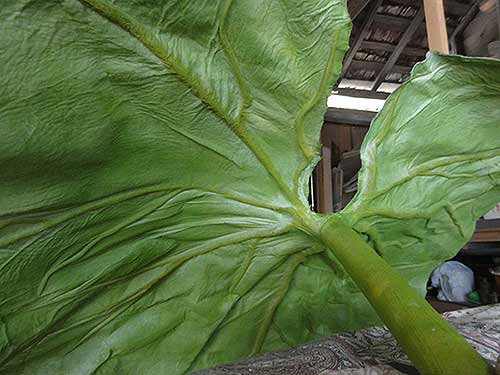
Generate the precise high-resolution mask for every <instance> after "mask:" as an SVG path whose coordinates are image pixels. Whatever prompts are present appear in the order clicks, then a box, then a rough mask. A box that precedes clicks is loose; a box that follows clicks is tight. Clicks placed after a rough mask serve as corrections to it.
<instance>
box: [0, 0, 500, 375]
mask: <svg viewBox="0 0 500 375" xmlns="http://www.w3.org/2000/svg"><path fill="white" fill-rule="evenodd" d="M0 21H1V23H2V26H3V34H2V36H0V50H1V51H6V53H2V54H0V69H1V72H2V74H0V90H2V95H1V96H0V113H1V117H0V140H1V141H0V171H1V176H0V215H1V216H0V257H1V259H0V262H1V263H0V267H1V272H0V285H1V286H2V288H1V290H0V301H1V302H0V318H1V321H0V324H1V326H0V347H1V354H0V360H1V361H2V362H1V363H2V365H1V366H2V367H1V371H0V372H1V373H5V374H47V373H50V374H51V375H58V374H61V375H62V374H72V375H83V374H96V375H97V374H99V375H106V374H136V373H151V374H173V375H175V374H182V373H186V372H188V371H191V370H195V369H198V368H204V367H209V366H212V365H215V364H219V363H223V362H228V361H232V360H236V359H239V358H243V357H247V356H250V355H253V354H256V353H259V352H263V351H270V350H275V349H281V348H287V347H291V346H294V345H297V344H299V343H303V342H306V341H310V340H313V339H316V338H319V337H322V336H325V335H330V334H332V333H335V332H340V331H345V330H352V329H357V328H360V327H363V326H366V325H369V324H374V323H377V321H378V320H377V318H376V316H375V314H374V312H373V310H372V309H371V307H370V306H369V305H368V303H367V301H366V299H365V298H364V296H363V295H362V294H361V293H360V292H359V290H358V289H357V288H356V286H355V285H354V283H353V282H352V280H351V279H350V278H349V277H348V275H346V273H345V272H344V271H343V269H342V267H341V266H340V265H339V264H338V263H337V262H336V261H335V259H334V258H332V257H331V256H330V257H327V255H326V254H325V253H324V247H323V245H322V244H321V243H320V242H319V240H318V239H317V235H316V233H317V227H318V226H319V225H321V223H322V221H323V220H324V218H322V217H318V216H315V215H314V214H312V213H310V211H309V209H308V204H307V199H306V196H307V188H306V185H307V180H308V178H309V174H310V171H311V169H312V168H313V167H314V165H315V163H316V162H317V160H318V148H319V145H318V143H317V139H318V135H319V129H320V126H321V123H322V116H323V113H324V110H325V99H326V96H327V95H328V93H329V91H330V89H331V87H332V85H333V82H334V80H335V77H336V76H337V75H338V73H339V71H340V68H341V62H342V58H343V55H344V53H345V50H346V49H347V41H348V36H349V29H350V22H349V20H348V17H347V12H346V9H345V2H344V1H331V0H324V1H321V0H315V1H299V0H296V1H273V2H269V1H264V0H262V1H258V0H252V1H237V2H236V1H235V2H234V3H233V4H232V3H231V1H205V2H193V1H166V0H163V1H157V2H155V4H154V5H151V4H146V2H143V1H139V0H136V1H124V0H123V1H113V2H111V1H104V0H99V1H96V0H86V1H76V0H64V1H63V0H61V1H52V2H47V1H41V0H40V1H28V0H24V1H18V0H16V1H13V0H12V1H7V2H6V4H4V5H3V6H2V7H1V9H0ZM461 70H465V71H466V72H467V74H464V73H463V72H460V71H461ZM498 72H499V65H498V62H493V61H486V60H465V59H460V58H456V57H449V58H445V57H441V56H438V55H433V56H431V57H430V58H429V59H428V62H427V63H425V64H424V65H420V66H419V67H418V68H417V69H416V71H415V72H414V74H413V78H412V80H411V81H410V82H409V83H407V84H406V85H405V86H404V87H403V88H402V89H400V90H399V91H398V93H396V94H395V95H394V96H393V97H392V98H391V99H389V101H388V104H387V106H386V107H385V108H384V110H383V112H382V113H381V114H380V115H379V116H378V118H377V120H376V121H375V123H374V125H373V129H372V130H371V131H370V134H369V135H368V138H367V140H366V142H365V144H364V146H363V163H364V167H363V168H364V169H363V172H362V178H361V180H362V184H361V186H360V192H359V193H358V195H357V197H356V199H355V201H354V202H353V203H352V204H351V205H350V206H349V207H348V208H347V210H346V211H345V212H344V213H343V214H342V215H343V217H344V218H345V219H346V220H347V221H349V222H350V223H351V224H353V226H354V228H355V229H356V230H357V231H358V232H360V233H362V234H363V235H366V237H367V240H369V241H370V243H371V244H372V245H373V246H374V247H375V248H376V250H377V251H379V253H380V254H381V255H382V256H383V257H384V258H385V259H387V260H388V261H389V263H391V264H392V265H394V266H395V267H396V268H397V269H399V270H400V271H401V272H402V273H403V274H404V275H405V276H406V277H407V278H408V279H409V280H410V282H411V283H412V284H413V285H414V286H416V287H423V285H424V282H423V281H424V280H425V279H426V278H427V275H428V272H429V271H430V270H431V269H432V268H433V267H434V266H435V265H437V264H438V263H439V262H441V261H443V260H444V259H446V258H448V257H450V256H452V255H453V254H454V252H456V251H457V250H458V248H459V246H460V244H461V243H462V242H464V241H466V240H467V237H468V236H469V235H470V233H471V231H472V225H473V224H472V223H473V219H475V218H476V217H478V216H479V215H481V214H482V213H483V212H484V211H485V210H486V209H487V208H488V207H489V206H491V205H492V204H493V203H494V202H493V201H494V200H495V199H497V198H498V197H499V195H500V194H499V188H498V184H499V170H500V167H499V165H500V161H499V150H500V144H499V139H498V138H499V137H498V136H497V137H496V138H495V135H498V129H499V124H498V119H499V118H500V113H499V108H500V102H499V97H500V95H499V90H500V78H499V77H498ZM462 76H464V77H465V78H460V79H461V80H463V79H465V82H464V81H460V80H459V78H458V77H462ZM485 83H487V84H485ZM443 90H444V91H445V93H442V92H443ZM415 93H418V94H415ZM443 96H444V97H443ZM464 99H467V100H468V102H467V107H466V108H467V109H466V110H465V109H464V110H463V111H462V112H460V109H458V108H457V106H458V104H459V103H460V102H461V101H462V100H464ZM396 102H398V110H397V111H396V109H395V108H396V104H397V103H396ZM444 102H445V103H446V106H444V105H443V104H444ZM455 116H456V117H455ZM464 116H465V118H466V119H467V121H463V119H464ZM495 119H496V120H495ZM457 127H459V130H457ZM473 132H479V135H476V137H478V138H477V139H479V140H478V141H477V142H471V138H470V135H471V134H473ZM458 134H460V137H459V136H458ZM429 137H431V139H429ZM450 139H453V142H450ZM430 140H432V143H430ZM455 143H456V144H455ZM433 144H434V146H432V145H433ZM409 149H411V150H412V151H411V152H412V154H407V151H408V150H409ZM476 154H478V155H481V156H477V155H476ZM408 155H409V156H408ZM460 157H462V159H460ZM459 159H460V160H459ZM375 163H376V165H377V167H376V168H375ZM424 172H425V173H427V174H429V175H427V174H426V175H425V176H424V175H422V176H421V174H422V173H424ZM445 175H446V176H445ZM451 175H453V177H450V176H451ZM405 197H406V199H405ZM410 198H411V199H410ZM417 198H418V199H417ZM492 202H493V203H492ZM402 219H403V220H402ZM401 223H403V224H401ZM446 241H451V243H452V244H453V248H451V246H447V245H446ZM455 245H456V246H455Z"/></svg>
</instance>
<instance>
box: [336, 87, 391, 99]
mask: <svg viewBox="0 0 500 375" xmlns="http://www.w3.org/2000/svg"><path fill="white" fill-rule="evenodd" d="M335 92H336V94H337V95H343V96H352V97H354V98H365V99H381V100H385V99H387V98H388V97H389V95H390V94H389V93H387V92H381V91H370V90H360V89H348V88H337V89H335Z"/></svg>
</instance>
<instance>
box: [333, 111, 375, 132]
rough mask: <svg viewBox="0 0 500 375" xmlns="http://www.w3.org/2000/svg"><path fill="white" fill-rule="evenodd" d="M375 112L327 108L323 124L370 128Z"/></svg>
mask: <svg viewBox="0 0 500 375" xmlns="http://www.w3.org/2000/svg"><path fill="white" fill-rule="evenodd" d="M376 115H377V113H376V112H369V111H360V110H357V109H344V108H328V109H327V111H326V113H325V124H326V125H333V124H339V123H340V124H347V125H355V126H363V127H368V126H370V124H371V122H372V120H373V118H374V117H375V116H376Z"/></svg>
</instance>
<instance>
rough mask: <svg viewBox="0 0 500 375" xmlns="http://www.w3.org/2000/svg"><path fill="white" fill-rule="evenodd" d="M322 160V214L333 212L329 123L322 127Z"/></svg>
mask: <svg viewBox="0 0 500 375" xmlns="http://www.w3.org/2000/svg"><path fill="white" fill-rule="evenodd" d="M321 144H322V146H321V161H320V162H319V163H318V167H317V173H318V185H317V186H316V189H317V192H318V195H317V198H318V203H317V204H318V212H319V213H322V214H326V213H330V212H333V185H332V138H331V132H330V130H329V129H328V126H327V125H323V129H321Z"/></svg>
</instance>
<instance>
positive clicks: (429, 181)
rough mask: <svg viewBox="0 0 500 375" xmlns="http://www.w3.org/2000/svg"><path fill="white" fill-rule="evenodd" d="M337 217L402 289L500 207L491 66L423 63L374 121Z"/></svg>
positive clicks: (442, 60) (497, 88)
mask: <svg viewBox="0 0 500 375" xmlns="http://www.w3.org/2000/svg"><path fill="white" fill-rule="evenodd" d="M361 157H362V164H363V168H362V170H361V172H360V178H359V179H360V183H359V191H358V194H357V195H356V197H355V199H353V201H351V203H350V205H349V206H348V207H347V208H346V209H345V210H344V212H343V217H344V218H346V220H347V221H348V222H349V223H350V224H351V225H352V226H353V227H354V229H355V230H356V231H358V232H359V233H362V234H364V235H366V236H367V238H368V239H369V241H370V244H371V245H372V247H373V248H374V249H375V250H377V252H378V253H379V254H380V255H381V256H382V257H383V258H384V259H386V260H387V262H388V263H389V264H391V265H392V266H393V267H394V268H396V269H397V270H399V271H400V273H401V274H403V275H404V276H405V277H406V278H407V279H408V281H409V282H410V284H412V285H413V286H414V287H416V288H419V289H420V290H421V291H422V292H424V290H425V286H426V282H427V279H428V277H429V274H430V273H431V271H432V270H433V269H434V268H435V267H437V266H438V265H439V264H441V263H442V262H443V261H444V260H446V259H449V258H452V257H453V256H455V254H456V253H457V251H458V250H459V249H460V248H461V247H462V246H463V245H464V244H465V243H466V242H467V241H468V240H469V239H470V237H471V236H472V233H473V231H474V227H475V222H476V220H477V218H479V217H480V216H481V215H483V214H484V213H485V212H487V211H488V210H489V209H491V207H493V206H494V205H495V203H496V202H498V201H500V62H499V61H497V60H492V59H490V60H488V59H474V58H463V57H459V56H443V55H438V54H430V55H428V57H427V61H426V63H425V64H418V65H417V66H416V67H415V69H414V71H413V72H412V78H411V80H410V81H409V82H407V83H405V84H404V85H403V87H401V88H400V89H399V90H398V91H397V92H396V93H394V94H393V95H392V96H391V97H390V98H389V100H388V101H387V103H386V104H385V106H384V109H383V110H382V111H381V113H380V114H379V115H378V116H377V118H376V119H375V120H374V122H373V124H372V127H371V129H370V132H369V133H368V136H367V137H366V139H365V141H364V143H363V147H362V151H361Z"/></svg>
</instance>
